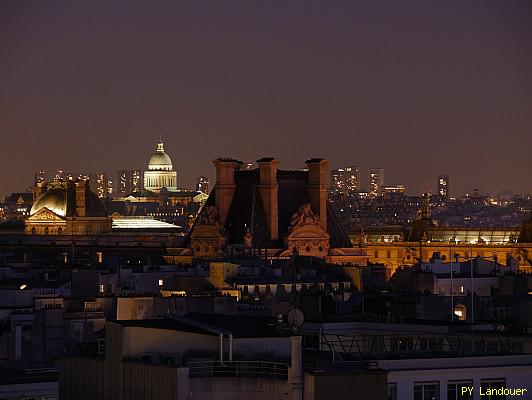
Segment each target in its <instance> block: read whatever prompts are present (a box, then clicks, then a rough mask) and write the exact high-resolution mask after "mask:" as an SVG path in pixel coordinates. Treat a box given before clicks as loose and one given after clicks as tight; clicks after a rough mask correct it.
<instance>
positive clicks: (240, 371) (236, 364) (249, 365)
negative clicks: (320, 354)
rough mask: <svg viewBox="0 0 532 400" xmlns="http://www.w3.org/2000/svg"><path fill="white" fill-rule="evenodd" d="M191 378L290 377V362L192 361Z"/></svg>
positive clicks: (189, 364)
mask: <svg viewBox="0 0 532 400" xmlns="http://www.w3.org/2000/svg"><path fill="white" fill-rule="evenodd" d="M188 367H189V375H190V377H191V378H200V377H261V378H270V379H288V364H286V363H278V362H269V361H191V362H189V363H188Z"/></svg>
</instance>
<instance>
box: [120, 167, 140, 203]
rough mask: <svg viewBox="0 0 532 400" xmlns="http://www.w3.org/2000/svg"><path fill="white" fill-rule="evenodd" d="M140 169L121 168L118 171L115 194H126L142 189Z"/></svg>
mask: <svg viewBox="0 0 532 400" xmlns="http://www.w3.org/2000/svg"><path fill="white" fill-rule="evenodd" d="M142 183H143V178H142V171H141V170H140V169H123V170H120V171H118V176H117V182H116V194H117V195H119V196H126V195H128V194H131V193H138V192H141V191H142Z"/></svg>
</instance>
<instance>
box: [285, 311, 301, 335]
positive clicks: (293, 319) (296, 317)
mask: <svg viewBox="0 0 532 400" xmlns="http://www.w3.org/2000/svg"><path fill="white" fill-rule="evenodd" d="M304 321H305V316H304V315H303V312H302V311H301V310H300V309H298V308H294V309H293V310H291V311H290V312H289V313H288V325H290V326H291V327H292V328H293V329H294V331H295V330H297V329H298V328H299V327H301V325H303V322H304Z"/></svg>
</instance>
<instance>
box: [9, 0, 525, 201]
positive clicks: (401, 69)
mask: <svg viewBox="0 0 532 400" xmlns="http://www.w3.org/2000/svg"><path fill="white" fill-rule="evenodd" d="M0 7H1V8H0V37H1V38H2V39H1V40H0V56H1V57H2V60H4V61H3V63H2V65H1V66H0V86H1V87H2V88H3V89H2V92H1V93H0V130H1V132H2V141H3V143H2V146H3V149H4V151H3V152H2V157H1V158H0V168H2V170H4V171H10V173H9V174H4V175H3V179H2V180H1V181H0V194H2V196H5V195H7V194H9V193H11V192H14V191H20V190H22V189H23V188H25V187H26V185H27V182H28V180H29V179H28V178H27V177H31V176H32V175H33V174H34V172H35V171H37V170H39V169H45V170H54V169H57V168H63V169H65V170H70V171H107V172H113V173H114V172H115V171H118V170H121V169H124V168H141V169H144V168H145V165H146V163H147V156H148V155H149V153H148V149H150V148H151V147H152V146H153V143H154V141H156V140H157V138H158V136H159V135H160V134H161V133H162V134H163V136H164V140H165V144H166V146H167V149H168V151H169V153H171V154H172V156H173V157H174V163H175V169H176V170H177V171H179V173H180V182H181V183H182V184H183V185H184V186H187V187H193V186H194V183H195V179H196V178H197V177H198V176H202V175H205V176H208V177H209V178H210V179H211V180H212V178H213V171H214V169H213V166H212V164H211V161H212V160H213V159H215V158H217V157H220V156H229V157H234V158H238V159H241V160H243V161H254V160H256V159H258V158H260V157H263V156H275V157H276V158H278V159H279V160H280V161H282V162H283V165H285V166H286V168H290V169H298V168H301V167H303V165H302V163H301V162H300V160H302V159H304V158H305V157H307V156H312V157H324V158H326V159H328V160H330V162H331V165H330V168H339V167H342V166H345V165H353V164H355V165H361V166H367V167H370V166H372V165H379V166H381V167H382V168H384V169H385V171H386V180H387V181H389V182H401V183H403V184H404V185H405V186H406V187H407V188H408V191H409V192H412V193H421V192H423V191H425V188H426V186H427V185H428V186H429V187H430V188H432V187H433V185H434V183H433V182H434V179H435V177H436V176H438V175H440V174H447V175H449V176H451V177H452V181H453V186H452V190H453V192H454V193H466V192H470V191H471V190H472V189H473V188H479V189H480V191H481V192H484V191H489V192H493V193H498V192H500V191H502V190H511V191H513V192H516V193H523V192H524V193H528V192H532V179H530V170H532V161H531V158H530V156H529V155H528V153H527V149H528V148H530V144H531V140H532V139H531V136H532V135H530V127H531V126H532V114H530V112H529V110H530V108H532V98H531V96H530V93H532V77H531V76H530V74H529V73H528V71H530V70H531V69H532V55H531V53H530V52H529V43H530V38H531V36H532V24H531V23H530V21H531V16H532V6H531V5H530V3H529V2H526V1H521V2H513V3H512V4H511V5H509V4H506V3H504V4H503V3H501V2H495V1H489V2H483V3H482V4H463V3H453V2H446V3H445V4H430V5H429V4H426V2H422V1H411V2H406V3H402V4H401V5H398V4H397V3H396V2H391V1H390V2H387V3H386V5H385V6H383V5H376V4H373V3H371V2H357V3H341V4H338V5H337V6H336V7H324V6H323V7H320V6H319V5H318V4H310V3H306V2H291V3H290V4H284V5H282V6H281V5H278V6H272V5H271V4H268V5H266V4H260V3H254V2H244V3H239V2H235V3H234V4H231V5H218V4H208V5H207V4H206V3H198V2H194V3H188V4H183V5H180V6H177V5H176V4H173V3H160V5H159V6H158V7H152V8H149V9H148V10H147V9H146V7H144V6H143V4H142V3H137V2H130V3H128V7H127V8H125V7H121V6H120V5H118V4H116V3H112V4H108V5H106V6H105V7H101V6H98V5H96V4H93V3H86V4H71V3H67V2H54V3H52V2H35V3H31V2H24V3H18V2H12V3H3V4H2V5H0ZM372 21H379V23H378V24H377V23H373V22H372ZM367 38H371V40H367ZM472 49H473V50H472ZM140 55H142V56H140ZM8 149H9V151H7V150H8ZM22 159H23V162H22ZM129 164H131V165H129ZM13 165H16V168H13ZM21 182H23V184H21Z"/></svg>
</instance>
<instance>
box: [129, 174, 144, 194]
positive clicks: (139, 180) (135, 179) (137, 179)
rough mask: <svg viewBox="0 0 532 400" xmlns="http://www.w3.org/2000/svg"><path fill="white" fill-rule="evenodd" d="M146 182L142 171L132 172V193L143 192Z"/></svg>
mask: <svg viewBox="0 0 532 400" xmlns="http://www.w3.org/2000/svg"><path fill="white" fill-rule="evenodd" d="M143 182H144V174H143V172H142V170H140V169H132V170H131V191H132V192H141V191H142V184H143Z"/></svg>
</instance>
